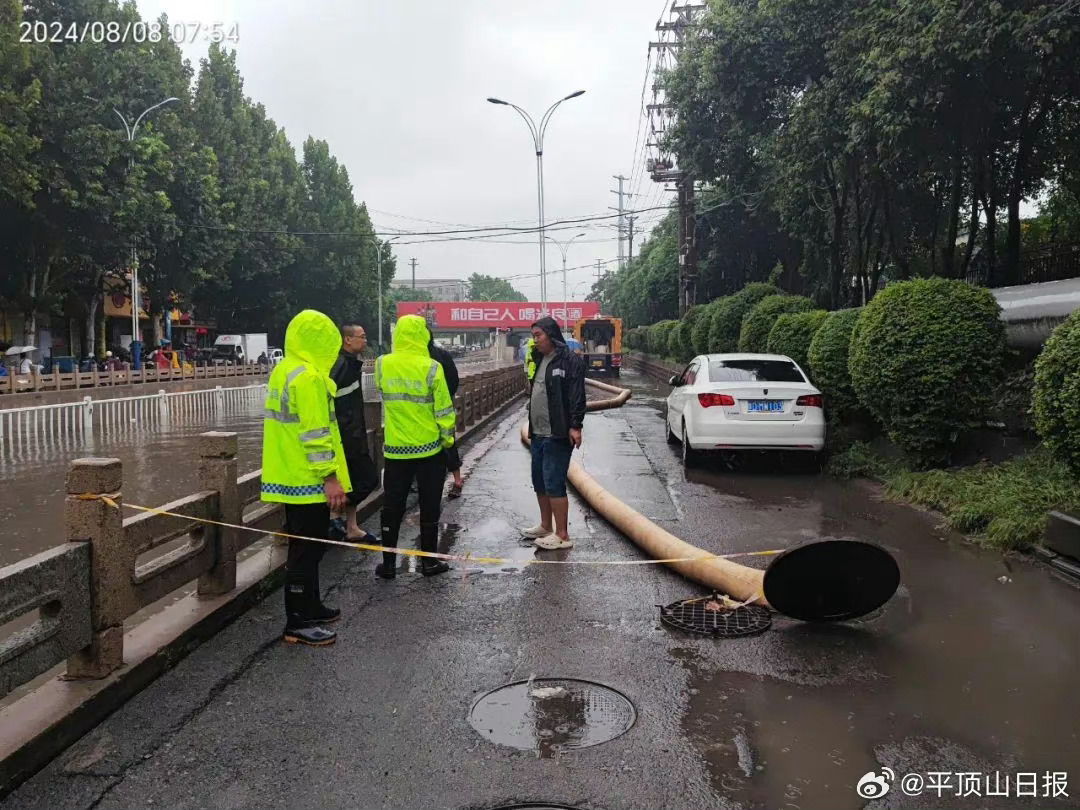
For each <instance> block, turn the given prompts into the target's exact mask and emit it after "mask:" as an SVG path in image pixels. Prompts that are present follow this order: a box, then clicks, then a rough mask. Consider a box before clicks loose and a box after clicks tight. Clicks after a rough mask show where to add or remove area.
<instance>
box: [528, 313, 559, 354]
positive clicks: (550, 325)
mask: <svg viewBox="0 0 1080 810" xmlns="http://www.w3.org/2000/svg"><path fill="white" fill-rule="evenodd" d="M533 326H539V327H540V328H541V329H543V330H544V332H546V333H547V336H548V337H549V338H551V342H552V343H554V344H555V346H556V347H558V346H559V345H562V346H566V338H564V337H563V333H562V329H560V328H559V323H558V321H556V320H555V319H554V318H541V319H540V320H538V321H537V322H536V323H534V324H533Z"/></svg>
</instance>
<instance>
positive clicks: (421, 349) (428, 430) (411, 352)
mask: <svg viewBox="0 0 1080 810" xmlns="http://www.w3.org/2000/svg"><path fill="white" fill-rule="evenodd" d="M430 339H431V335H430V333H429V332H428V328H427V324H425V323H424V319H423V318H421V317H420V316H418V315H403V316H402V317H401V318H399V319H398V322H397V327H396V328H395V330H394V340H393V348H392V350H391V352H390V354H384V355H382V356H381V357H379V358H378V359H376V361H375V387H376V388H378V390H379V393H380V394H381V395H382V402H383V414H384V416H383V419H384V422H385V437H384V445H383V457H384V459H385V466H384V469H383V510H382V532H381V541H382V545H384V546H390V547H397V544H398V532H399V531H400V529H401V520H402V518H403V517H404V516H405V502H406V499H407V498H408V495H409V488H410V487H411V486H412V482H413V480H416V482H417V490H418V492H419V496H420V548H421V550H422V551H429V552H434V551H437V550H438V546H439V512H440V507H441V503H440V501H441V500H442V485H443V481H444V480H445V478H446V470H447V469H449V470H451V471H455V470H460V468H461V459H460V458H459V457H458V452H457V446H456V444H455V442H454V429H455V425H456V421H455V416H454V402H453V400H452V399H451V398H450V391H449V389H448V388H447V386H446V376H445V374H444V373H443V369H442V366H441V365H439V363H438V362H437V361H436V360H433V359H432V358H431V356H430V354H429V353H428V342H429V341H430ZM449 570H450V566H449V565H447V564H446V562H444V561H443V560H438V559H435V558H432V557H422V558H421V564H420V571H421V573H422V574H423V575H424V576H426V577H430V576H434V575H436V574H441V573H443V572H445V571H449ZM375 574H376V576H379V577H381V578H383V579H393V578H394V577H395V576H397V557H396V555H395V554H393V553H392V552H383V561H382V562H381V563H380V564H379V565H378V567H376V569H375Z"/></svg>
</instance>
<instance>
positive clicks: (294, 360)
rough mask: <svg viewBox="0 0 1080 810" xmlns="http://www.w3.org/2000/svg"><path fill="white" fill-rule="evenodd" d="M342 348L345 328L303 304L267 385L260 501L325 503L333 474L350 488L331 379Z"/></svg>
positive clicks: (334, 387)
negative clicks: (325, 485) (328, 480)
mask: <svg viewBox="0 0 1080 810" xmlns="http://www.w3.org/2000/svg"><path fill="white" fill-rule="evenodd" d="M340 348H341V332H339V331H338V328H337V327H336V326H335V325H334V322H333V321H332V320H330V319H329V318H328V317H327V316H326V315H323V314H322V313H321V312H316V311H315V310H313V309H305V310H304V311H303V312H301V313H299V314H298V315H297V316H296V317H295V318H293V319H292V321H291V322H290V323H289V328H288V329H287V330H286V332H285V358H284V360H282V361H281V362H280V363H278V364H277V365H276V366H274V370H273V371H272V372H271V373H270V380H269V381H268V382H267V386H266V387H267V391H266V411H265V412H264V420H263V451H262V492H261V498H262V500H264V501H272V502H275V503H323V502H324V501H325V500H326V495H325V494H324V493H323V481H325V480H326V478H328V477H329V476H331V475H335V474H336V475H337V479H338V483H340V484H341V486H342V487H343V488H344V489H345V491H346V492H349V491H351V490H352V485H351V483H350V482H349V469H348V466H347V465H346V464H345V453H344V452H343V451H342V448H341V434H340V433H339V432H338V426H337V419H336V417H335V415H334V394H335V393H336V391H337V386H336V385H334V381H333V380H332V379H330V369H331V368H332V367H333V365H334V361H335V360H337V356H338V350H339V349H340Z"/></svg>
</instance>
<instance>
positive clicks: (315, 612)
mask: <svg viewBox="0 0 1080 810" xmlns="http://www.w3.org/2000/svg"><path fill="white" fill-rule="evenodd" d="M312 602H313V607H312V609H311V610H310V611H309V612H308V614H307V623H308V624H309V625H319V624H331V623H333V622H336V621H337V620H338V619H340V618H341V610H340V609H339V608H332V607H327V606H326V605H324V604H323V600H322V586H321V585H320V584H319V571H318V569H316V570H315V590H314V599H313V600H312Z"/></svg>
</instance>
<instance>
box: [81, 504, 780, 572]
mask: <svg viewBox="0 0 1080 810" xmlns="http://www.w3.org/2000/svg"><path fill="white" fill-rule="evenodd" d="M75 498H76V499H78V500H80V501H104V502H105V503H106V504H108V505H109V506H111V507H113V508H114V509H119V508H120V506H119V504H117V502H116V499H118V498H120V493H119V492H113V493H109V494H97V493H93V492H86V493H83V494H82V495H76V496H75ZM123 505H124V506H126V507H128V508H129V509H135V510H136V511H139V512H149V513H150V514H152V515H166V516H168V517H175V518H181V519H182V520H187V521H191V522H192V523H205V524H207V525H210V526H221V527H223V528H226V529H238V530H240V531H244V532H255V533H257V534H266V535H270V536H272V537H284V538H286V539H289V540H308V541H310V542H312V543H326V544H327V545H331V546H343V547H344V548H354V549H359V550H360V551H383V552H388V553H391V554H401V555H404V556H406V557H431V558H433V559H437V560H448V561H451V562H464V563H478V564H480V565H507V564H510V565H522V566H528V565H666V564H668V563H683V562H698V561H700V560H730V559H732V558H733V557H771V556H774V555H776V554H780V553H782V552H783V551H784V549H773V550H770V551H739V552H736V553H734V554H707V553H702V554H699V555H695V556H693V557H672V558H669V559H665V560H543V559H531V560H519V559H514V558H511V557H475V556H473V555H472V553H471V552H470V553H468V554H464V555H461V554H440V553H438V552H436V551H420V550H419V549H409V548H397V547H395V546H379V545H375V544H374V543H353V542H349V541H346V540H330V539H329V538H325V537H307V536H306V535H302V534H289V533H288V532H276V531H268V530H266V529H258V528H255V527H253V526H244V525H241V524H237V523H225V522H224V521H220V520H210V519H209V518H197V517H192V516H191V515H184V514H181V513H179V512H170V511H168V510H166V509H157V508H156V507H153V506H139V505H137V504H133V503H125V504H123Z"/></svg>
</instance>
